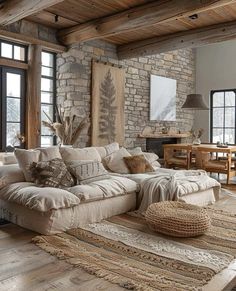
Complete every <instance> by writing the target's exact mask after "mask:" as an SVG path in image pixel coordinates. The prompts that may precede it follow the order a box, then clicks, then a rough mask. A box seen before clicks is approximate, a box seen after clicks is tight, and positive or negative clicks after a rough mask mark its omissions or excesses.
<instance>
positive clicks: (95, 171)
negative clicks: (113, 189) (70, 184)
mask: <svg viewBox="0 0 236 291" xmlns="http://www.w3.org/2000/svg"><path fill="white" fill-rule="evenodd" d="M67 166H68V169H69V171H70V173H71V174H72V175H73V176H74V177H75V178H76V179H77V184H87V183H88V182H91V181H97V180H101V179H105V178H106V177H107V175H106V174H107V170H106V169H105V168H104V166H103V164H102V163H101V162H97V161H73V162H70V163H68V164H67Z"/></svg>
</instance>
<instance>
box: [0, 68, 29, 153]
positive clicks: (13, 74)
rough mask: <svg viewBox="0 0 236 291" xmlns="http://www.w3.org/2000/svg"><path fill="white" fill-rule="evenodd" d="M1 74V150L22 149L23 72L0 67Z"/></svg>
mask: <svg viewBox="0 0 236 291" xmlns="http://www.w3.org/2000/svg"><path fill="white" fill-rule="evenodd" d="M0 74H1V90H0V97H1V110H0V114H1V137H2V138H1V142H0V146H1V150H3V151H5V150H8V151H10V150H13V149H14V147H24V140H22V139H21V138H19V137H20V135H21V136H24V133H25V71H24V70H21V69H15V68H8V67H0Z"/></svg>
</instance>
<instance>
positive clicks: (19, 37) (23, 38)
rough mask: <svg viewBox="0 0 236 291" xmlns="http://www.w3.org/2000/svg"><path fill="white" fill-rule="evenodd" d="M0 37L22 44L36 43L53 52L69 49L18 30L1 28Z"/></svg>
mask: <svg viewBox="0 0 236 291" xmlns="http://www.w3.org/2000/svg"><path fill="white" fill-rule="evenodd" d="M0 38H1V39H6V40H11V41H14V42H17V41H18V42H19V43H22V44H36V45H40V46H42V48H43V49H46V50H48V51H51V52H55V53H61V52H65V51H66V50H67V49H66V47H65V46H63V45H60V44H56V43H53V42H49V41H45V40H41V39H39V38H35V37H32V36H28V35H25V34H22V33H16V32H11V31H7V30H3V29H0Z"/></svg>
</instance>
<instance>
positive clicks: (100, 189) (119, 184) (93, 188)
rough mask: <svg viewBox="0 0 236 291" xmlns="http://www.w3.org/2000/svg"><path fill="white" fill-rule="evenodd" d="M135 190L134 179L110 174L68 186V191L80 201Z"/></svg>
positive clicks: (105, 197) (109, 196)
mask: <svg viewBox="0 0 236 291" xmlns="http://www.w3.org/2000/svg"><path fill="white" fill-rule="evenodd" d="M137 190H138V184H137V183H136V182H135V181H132V180H130V179H127V178H125V177H119V176H110V179H104V180H99V181H95V182H92V183H90V184H86V185H77V186H74V187H71V188H68V191H70V192H71V193H73V194H74V195H76V196H77V197H78V198H79V199H80V200H81V202H90V201H94V200H101V199H107V198H111V197H115V196H120V195H124V194H128V193H132V192H136V191H137Z"/></svg>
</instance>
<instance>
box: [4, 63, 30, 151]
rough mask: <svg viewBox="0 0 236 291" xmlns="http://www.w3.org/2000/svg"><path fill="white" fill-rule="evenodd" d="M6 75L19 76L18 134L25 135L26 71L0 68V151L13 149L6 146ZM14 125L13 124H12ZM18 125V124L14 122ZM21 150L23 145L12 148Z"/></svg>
mask: <svg viewBox="0 0 236 291" xmlns="http://www.w3.org/2000/svg"><path fill="white" fill-rule="evenodd" d="M7 73H13V74H14V73H15V74H16V73H17V74H19V75H21V78H22V82H21V97H20V133H21V134H23V135H24V134H25V127H26V124H25V120H26V105H25V103H26V71H25V70H23V69H19V68H12V67H6V66H0V76H1V82H0V96H2V100H1V102H0V121H1V125H0V137H1V141H0V151H12V150H14V148H11V147H8V145H7V136H6V134H7V131H6V129H7V123H8V122H7V110H5V109H7V98H8V97H7V92H6V74H7ZM13 123H14V122H13ZM15 123H18V122H15ZM14 147H18V148H19V147H20V148H23V147H24V144H22V143H21V144H20V146H14Z"/></svg>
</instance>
